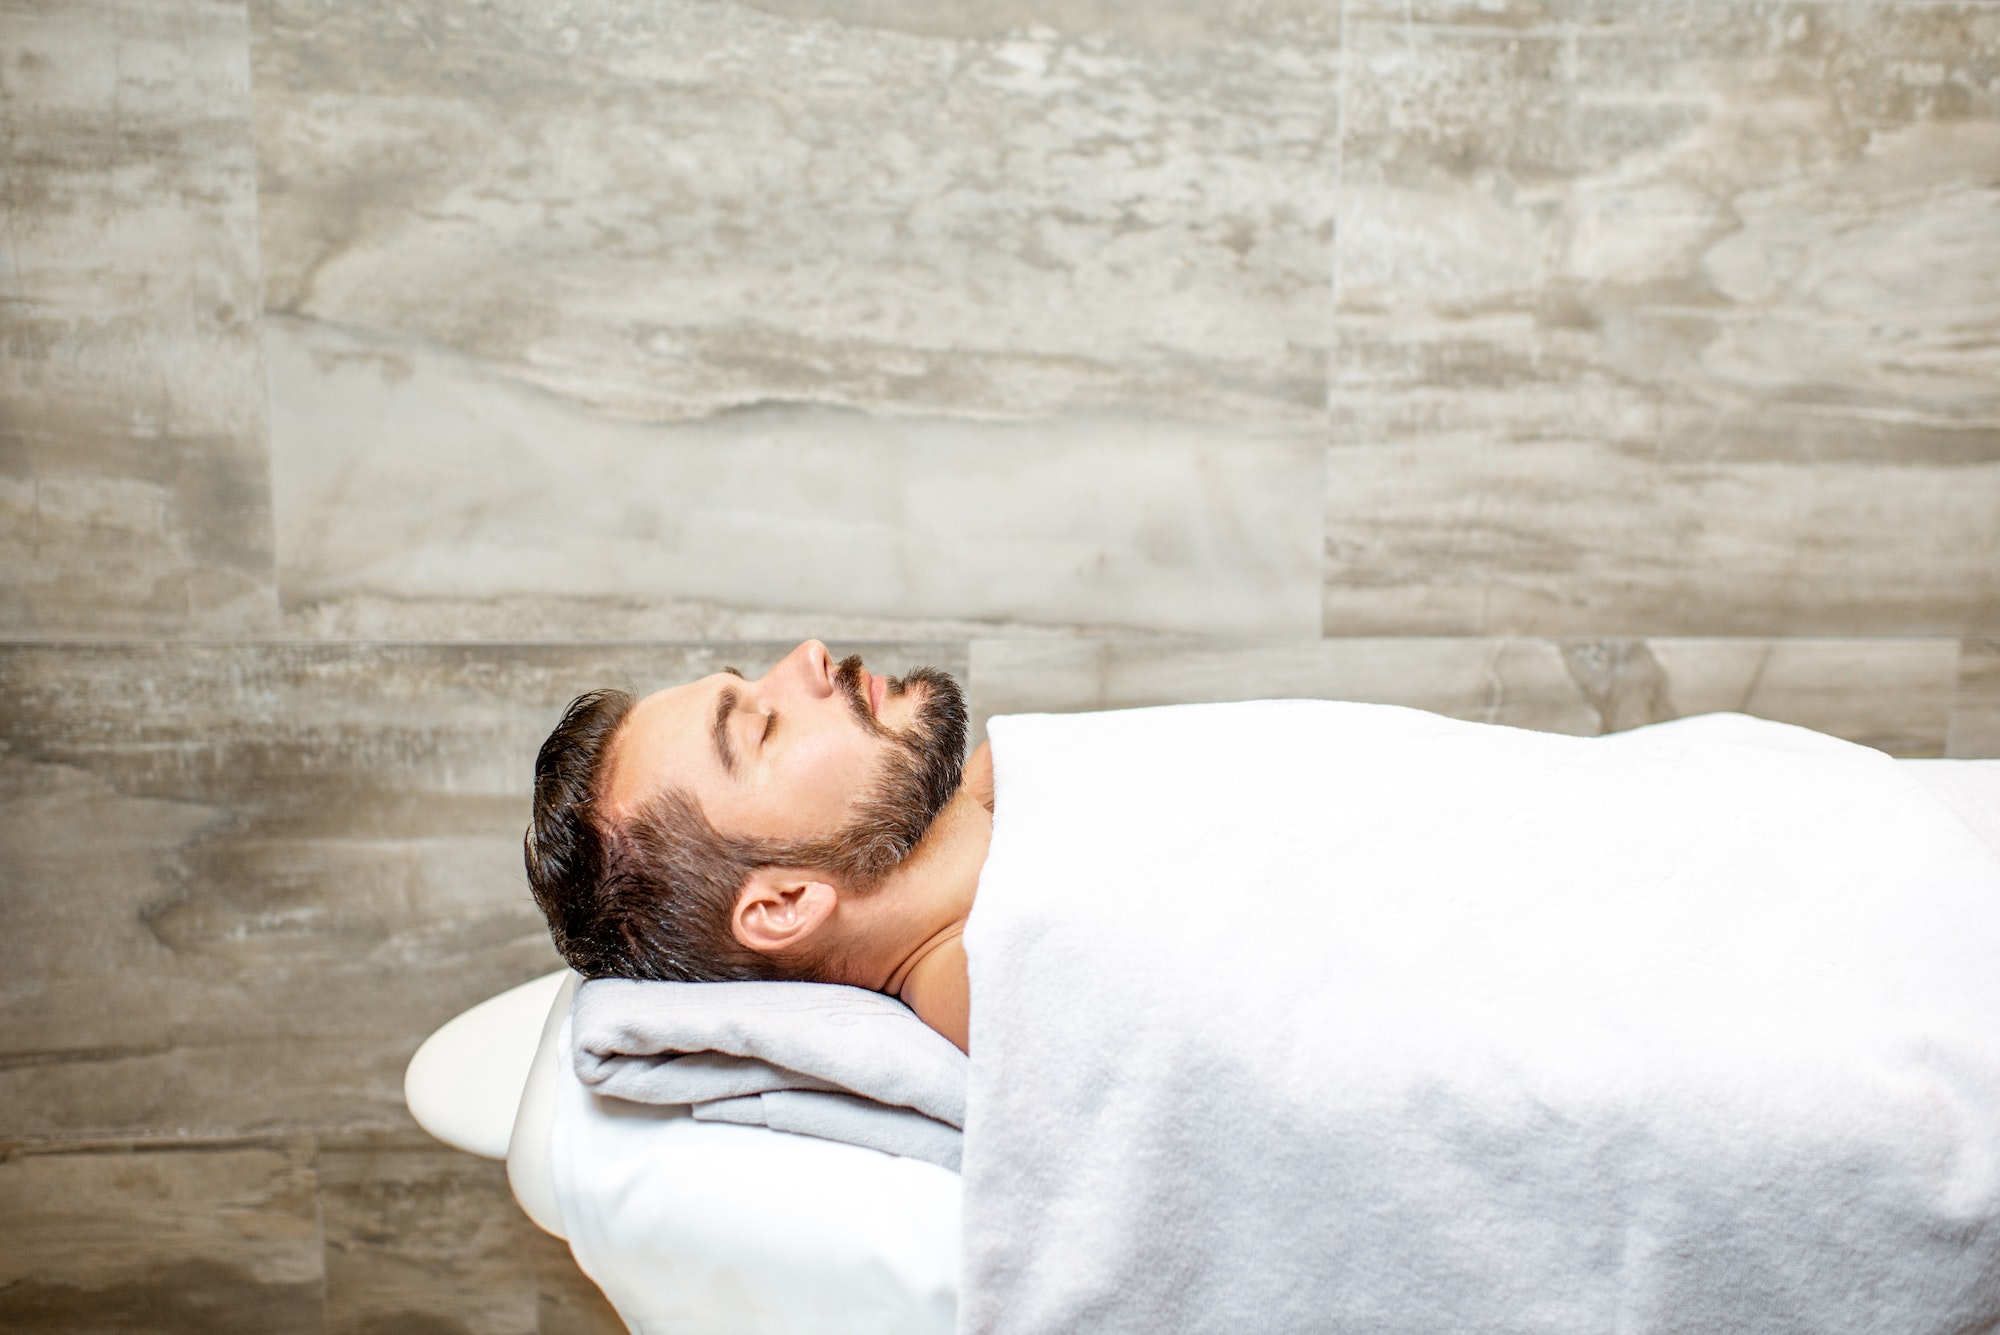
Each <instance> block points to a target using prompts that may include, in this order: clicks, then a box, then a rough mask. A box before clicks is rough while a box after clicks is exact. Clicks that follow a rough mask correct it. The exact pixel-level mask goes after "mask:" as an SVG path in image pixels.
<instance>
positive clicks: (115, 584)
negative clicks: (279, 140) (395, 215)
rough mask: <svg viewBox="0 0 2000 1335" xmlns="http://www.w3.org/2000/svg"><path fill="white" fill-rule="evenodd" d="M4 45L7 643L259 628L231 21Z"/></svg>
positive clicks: (259, 442) (33, 15)
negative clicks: (17, 639) (19, 638)
mask: <svg viewBox="0 0 2000 1335" xmlns="http://www.w3.org/2000/svg"><path fill="white" fill-rule="evenodd" d="M0 30H4V32H5V39H6V40H5V60H4V62H0V124H4V125H5V127H6V131H5V133H6V146H5V150H4V156H5V167H4V170H0V218H4V221H5V227H6V238H7V239H6V256H7V258H6V263H5V264H4V265H0V343H4V347H5V352H4V355H0V636H27V635H43V634H61V635H122V634H165V635H179V634H190V633H194V634H212V633H236V632H241V631H245V630H257V629H265V628H269V627H270V626H271V625H272V624H273V623H274V621H275V615H274V613H275V610H276V607H275V600H274V597H273V591H272V569H271V518H270V501H269V484H268V474H267V471H266V463H265V454H264V376H263V367H262V365H261V362H260V360H259V352H258V323H259V318H260V310H261V304H262V303H261V292H260V278H259V274H258V268H257V200H256V165H255V161H254V154H253V149H252V140H251V129H250V86H249V67H248V57H247V40H248V30H247V26H246V23H245V19H244V12H243V6H242V5H241V4H230V3H222V2H220V0H154V2H149V0H85V2H84V3H70V4H34V3H28V2H26V0H7V3H4V4H0Z"/></svg>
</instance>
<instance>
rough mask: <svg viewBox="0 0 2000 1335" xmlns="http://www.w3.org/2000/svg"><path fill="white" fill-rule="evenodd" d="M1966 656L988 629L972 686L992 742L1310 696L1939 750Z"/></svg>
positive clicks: (1482, 714) (1573, 724)
mask: <svg viewBox="0 0 2000 1335" xmlns="http://www.w3.org/2000/svg"><path fill="white" fill-rule="evenodd" d="M1957 663H1958V645H1957V642H1956V641H1953V640H1689V639H1668V638H1657V639H1650V640H1638V639H1596V640H1562V641H1557V640H1545V639H1497V638H1496V639H1481V638H1473V637H1465V638H1407V639H1330V640H1325V641H1321V642H1319V643H1317V644H1298V643H1290V642H1270V641H1266V642H1241V641H1238V642H1235V643H1213V642H1211V643H1202V644H1189V643H1176V642H1170V641H1151V642H1133V641H1120V640H1080V641H1053V642H1051V641H1039V642H1022V641H1005V640H977V641H974V642H973V646H972V688H971V697H972V705H973V712H974V719H975V726H976V731H977V734H978V736H980V737H983V736H984V733H985V724H986V720H987V719H988V718H990V717H992V716H993V715H995V714H1006V713H1023V712H1031V711H1032V712H1041V711H1053V712H1065V711H1070V710H1087V709H1125V708H1133V707H1138V706H1143V705H1156V704H1177V703H1185V702H1195V701H1208V700H1254V699H1279V698H1290V697H1297V698H1308V699H1339V700H1363V701H1368V702H1371V703H1376V704H1395V705H1408V706H1411V707H1414V708H1419V709H1428V710H1431V711H1433V712H1434V713H1440V714H1447V715H1450V716H1452V717H1455V718H1465V719H1472V720H1476V721H1479V722H1485V723H1503V724H1508V725H1511V726H1514V727H1525V728H1536V729H1540V730H1543V731H1548V732H1566V733H1572V734H1576V735H1583V736H1589V735H1595V734H1598V733H1601V732H1607V731H1617V730H1621V729H1624V728H1631V727H1638V726H1641V725H1643V724H1647V723H1658V722H1663V721H1665V720H1667V719H1672V718H1681V717H1685V716H1687V715H1690V714H1702V713H1710V712H1714V711H1718V710H1735V711H1739V712H1742V713H1749V714H1755V715H1757V716H1759V717H1762V718H1771V719H1776V720H1778V721H1780V722H1786V723H1797V724H1800V725H1802V726H1805V727H1810V728H1815V729H1818V730H1820V731H1823V732H1828V733H1832V734H1833V735H1835V736H1839V737H1845V738H1848V739H1850V740H1852V741H1858V742H1862V743H1865V744H1866V745H1869V746H1877V747H1881V748H1882V749H1884V750H1887V751H1890V752H1891V753H1893V754H1897V755H1910V756H1936V755H1941V754H1943V751H1944V745H1945V726H1946V721H1947V718H1948V716H1949V714H1950V710H1951V701H1952V684H1953V679H1954V676H1955V674H1956V671H1957Z"/></svg>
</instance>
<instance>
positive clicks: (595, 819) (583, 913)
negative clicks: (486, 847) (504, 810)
mask: <svg viewBox="0 0 2000 1335" xmlns="http://www.w3.org/2000/svg"><path fill="white" fill-rule="evenodd" d="M636 703H637V701H636V700H635V699H634V697H633V696H631V695H630V694H628V693H627V692H625V691H613V690H602V691H590V692H587V693H585V694H583V695H579V696H578V697H577V698H576V699H575V700H573V701H571V702H570V706H569V708H568V709H566V710H564V711H563V716H562V721H561V722H560V723H558V724H556V726H555V730H554V731H553V732H551V733H550V734H549V736H548V740H546V741H544V742H543V743H542V749H541V751H540V753H539V754H538V755H536V757H535V796H534V814H533V817H532V820H531V821H530V824H529V826H528V833H527V838H526V840H525V841H524V852H525V855H526V859H527V864H528V889H529V890H530V891H531V892H533V894H534V896H535V903H536V905H538V906H539V907H540V908H541V910H542V916H543V917H544V918H546V919H547V920H548V924H549V935H550V936H551V937H553V938H554V940H555V946H556V950H557V951H558V952H559V953H560V954H561V955H562V957H563V959H564V960H566V961H567V962H568V963H569V966H570V967H571V968H573V969H575V970H576V971H577V972H578V973H580V974H582V975H584V977H586V978H604V977H618V978H648V979H655V980H661V981H668V982H684V983H695V982H723V981H729V980H734V979H760V978H777V977H784V976H788V974H789V973H790V972H791V971H790V970H787V969H786V967H785V965H784V963H783V962H782V961H779V960H777V959H774V958H772V957H770V956H766V955H762V954H759V953H758V952H757V951H754V950H751V949H749V948H748V947H746V946H744V945H743V944H741V943H740V942H738V941H737V940H736V937H735V935H734V933H733V932H732V931H731V930H730V915H731V911H732V910H733V909H734V908H735V905H736V896H737V893H738V891H740V890H741V889H742V887H743V882H744V880H745V879H746V878H747V877H748V876H749V875H750V873H751V872H752V871H754V870H756V868H757V867H758V866H759V865H761V861H760V859H758V858H756V857H755V856H754V855H755V853H756V852H757V851H759V850H758V849H757V848H756V846H755V845H754V844H751V843H749V842H747V841H743V840H733V839H730V838H728V837H726V836H724V835H723V834H722V833H721V832H720V831H718V830H717V829H716V828H715V827H714V826H713V825H711V824H709V821H708V818H707V817H706V816H705V815H703V814H702V811H701V808H700V807H698V806H697V805H696V804H695V803H694V801H693V799H691V798H690V797H688V796H687V795H686V794H684V793H681V792H677V791H673V790H669V791H668V792H665V793H662V794H660V795H659V796H657V797H655V798H654V799H652V800H651V801H650V802H648V803H647V804H646V805H645V806H644V807H643V808H641V809H640V810H639V811H638V812H636V813H634V815H633V816H632V818H631V819H629V820H626V821H622V822H619V823H618V824H617V825H615V826H612V825H608V824H607V823H606V822H605V820H604V818H603V817H602V815H601V814H600V812H599V810H598V807H599V798H600V795H601V793H602V789H603V784H604V782H605V778H606V775H605V768H606V767H605V758H606V753H607V752H608V750H609V749H610V743H611V739H612V738H613V737H614V736H615V735H616V734H617V732H618V728H619V725H620V724H622V723H623V722H624V721H625V716H626V715H627V714H629V713H631V711H632V706H633V705H634V704H636Z"/></svg>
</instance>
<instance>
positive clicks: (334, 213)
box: [252, 0, 1339, 420]
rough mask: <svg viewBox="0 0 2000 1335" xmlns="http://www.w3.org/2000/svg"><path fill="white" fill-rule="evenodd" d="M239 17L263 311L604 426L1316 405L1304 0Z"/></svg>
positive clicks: (265, 5)
mask: <svg viewBox="0 0 2000 1335" xmlns="http://www.w3.org/2000/svg"><path fill="white" fill-rule="evenodd" d="M252 12H253V15H254V18H255V22H256V25H257V43H256V47H255V53H256V54H255V63H256V78H257V122H258V147H259V153H260V165H261V171H262V206H263V237H264V255H265V266H266V274H267V285H266V293H267V300H268V304H269V307H270V309H271V310H273V311H275V312H282V313H286V314H293V315H298V316H301V317H305V318H310V319H314V320H319V321H325V322H328V323H331V324H336V325H340V326H345V327H349V328H354V329H365V330H368V331H372V332H374V333H377V334H386V335H395V336H401V337H407V338H410V339H412V340H417V341H422V342H427V343H434V344H437V345H440V346H443V347H448V348H451V349H454V350H456V351H459V352H462V353H464V354H467V355H469V356H471V357H474V358H477V359H479V360H480V361H482V362H486V363H490V364H491V366H492V367H493V368H494V370H495V372H496V373H497V374H501V375H505V376H507V377H510V378H512V379H514V380H517V381H519V382H521V383H523V384H527V385H532V386H535V387H537V388H540V389H543V390H546V391H548V392H550V393H552V394H555V395H557V396H559V397H561V398H563V399H565V400H567V401H569V402H572V403H575V404H578V405H580V406H583V407H585V408H588V409H590V410H592V411H595V412H600V413H603V414H606V415H608V416H612V417H617V418H637V419H646V420H663V419H673V418H685V417H699V416H706V415H708V414H711V413H715V412H718V411H722V410H725V409H729V408H735V407H741V406H744V405H748V404H756V403H763V402H769V401H779V402H816V403H827V404H837V405H844V406H850V407H858V408H866V409H886V410H893V411H911V412H918V413H964V414H971V415H982V416H996V415H997V416H1008V417H1011V416H1020V415H1024V414H1049V413H1068V412H1092V411H1099V410H1105V409H1120V410H1124V409H1133V408H1138V409H1141V410H1143V411H1146V412H1148V413H1157V414H1162V415H1170V416H1195V417H1202V418H1222V419H1226V420H1234V419H1238V418H1242V417H1246V416H1247V417H1250V418H1253V419H1258V420H1270V419H1277V420H1317V418H1318V415H1319V412H1320V409H1321V404H1322V402H1323V397H1324V369H1325V366H1324V364H1325V353H1326V348H1327V343H1328V339H1329V337H1330V332H1331V331H1330V325H1329V322H1328V308H1329V306H1328V304H1329V300H1330V298H1329V294H1328V285H1327V276H1328V274H1329V272H1330V268H1331V258H1330V247H1331V219H1332V216H1333V174H1332V163H1333V158H1334V138H1333V132H1334V121H1335V106H1336V102H1337V96H1338V77H1337V73H1338V65H1339V55H1338V49H1337V43H1336V32H1337V26H1338V23H1337V11H1336V9H1335V8H1334V7H1332V6H1328V5H1324V4H1320V3H1301V2H1299V0H1281V2H1280V3H1276V4H1261V5H1254V6H1252V5H1242V6H1225V7H1222V8H1219V9H1213V10H1211V9H1209V8H1208V7H1196V6H1191V5H1189V6H1167V7H1163V8H1161V9H1160V10H1159V11H1158V12H1155V11H1154V7H1151V6H1123V5H1118V6H1114V5H1085V6H1067V5H1055V4H1037V5H1019V4H1014V5H1002V6H999V7H995V8H992V9H989V8H988V7H987V6H984V5H977V4H943V5H937V6H929V7H923V6H917V5H914V4H908V5H895V4H879V5H878V4H865V3H862V4H853V5H824V6H818V5H789V4H787V5H770V6H755V5H738V4H712V3H699V2H698V0H667V3H662V4H650V5H643V6H635V5H630V4H623V3H617V2H616V0H585V3H580V4H570V5H564V6H561V7H551V6H548V5H543V4H537V3H526V2H525V0H502V2H501V3H493V4H484V5H478V6H466V5H446V4H441V3H428V4H416V5H410V4H400V3H399V4H389V3H387V2H386V0H377V2H374V3H363V4H354V5H341V6H336V7H329V6H326V5H322V4H318V3H309V2H307V0H256V3H254V4H253V5H252Z"/></svg>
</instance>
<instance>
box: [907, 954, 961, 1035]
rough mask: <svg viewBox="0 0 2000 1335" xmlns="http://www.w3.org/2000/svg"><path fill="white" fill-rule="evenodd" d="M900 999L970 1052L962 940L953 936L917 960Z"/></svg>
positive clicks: (918, 1015) (930, 1024)
mask: <svg viewBox="0 0 2000 1335" xmlns="http://www.w3.org/2000/svg"><path fill="white" fill-rule="evenodd" d="M902 997H903V1001H904V1003H905V1004H906V1005H908V1006H909V1008H910V1009H911V1010H913V1011H915V1012H916V1013H917V1018H918V1019H919V1020H922V1021H923V1022H924V1023H925V1024H927V1025H929V1026H930V1027H931V1028H933V1029H935V1030H937V1031H938V1032H939V1033H940V1034H943V1035H944V1036H945V1037H946V1038H948V1039H950V1040H951V1041H952V1042H953V1043H955V1044H957V1045H958V1050H959V1051H960V1052H969V1051H970V1050H971V1049H970V1048H969V1046H968V1044H969V1042H970V1034H969V1029H970V1020H971V1010H972V1006H971V1002H972V986H971V983H970V981H969V980H968V978H967V976H966V971H965V942H964V941H963V940H962V939H961V938H959V937H956V936H954V937H953V938H951V940H949V941H942V942H939V943H938V946H937V948H936V949H935V950H933V951H931V952H930V953H929V954H928V955H926V956H924V957H923V959H921V960H919V961H918V962H917V966H916V967H915V968H913V969H911V970H910V976H909V978H907V979H906V980H904V983H903V991H902Z"/></svg>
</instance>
